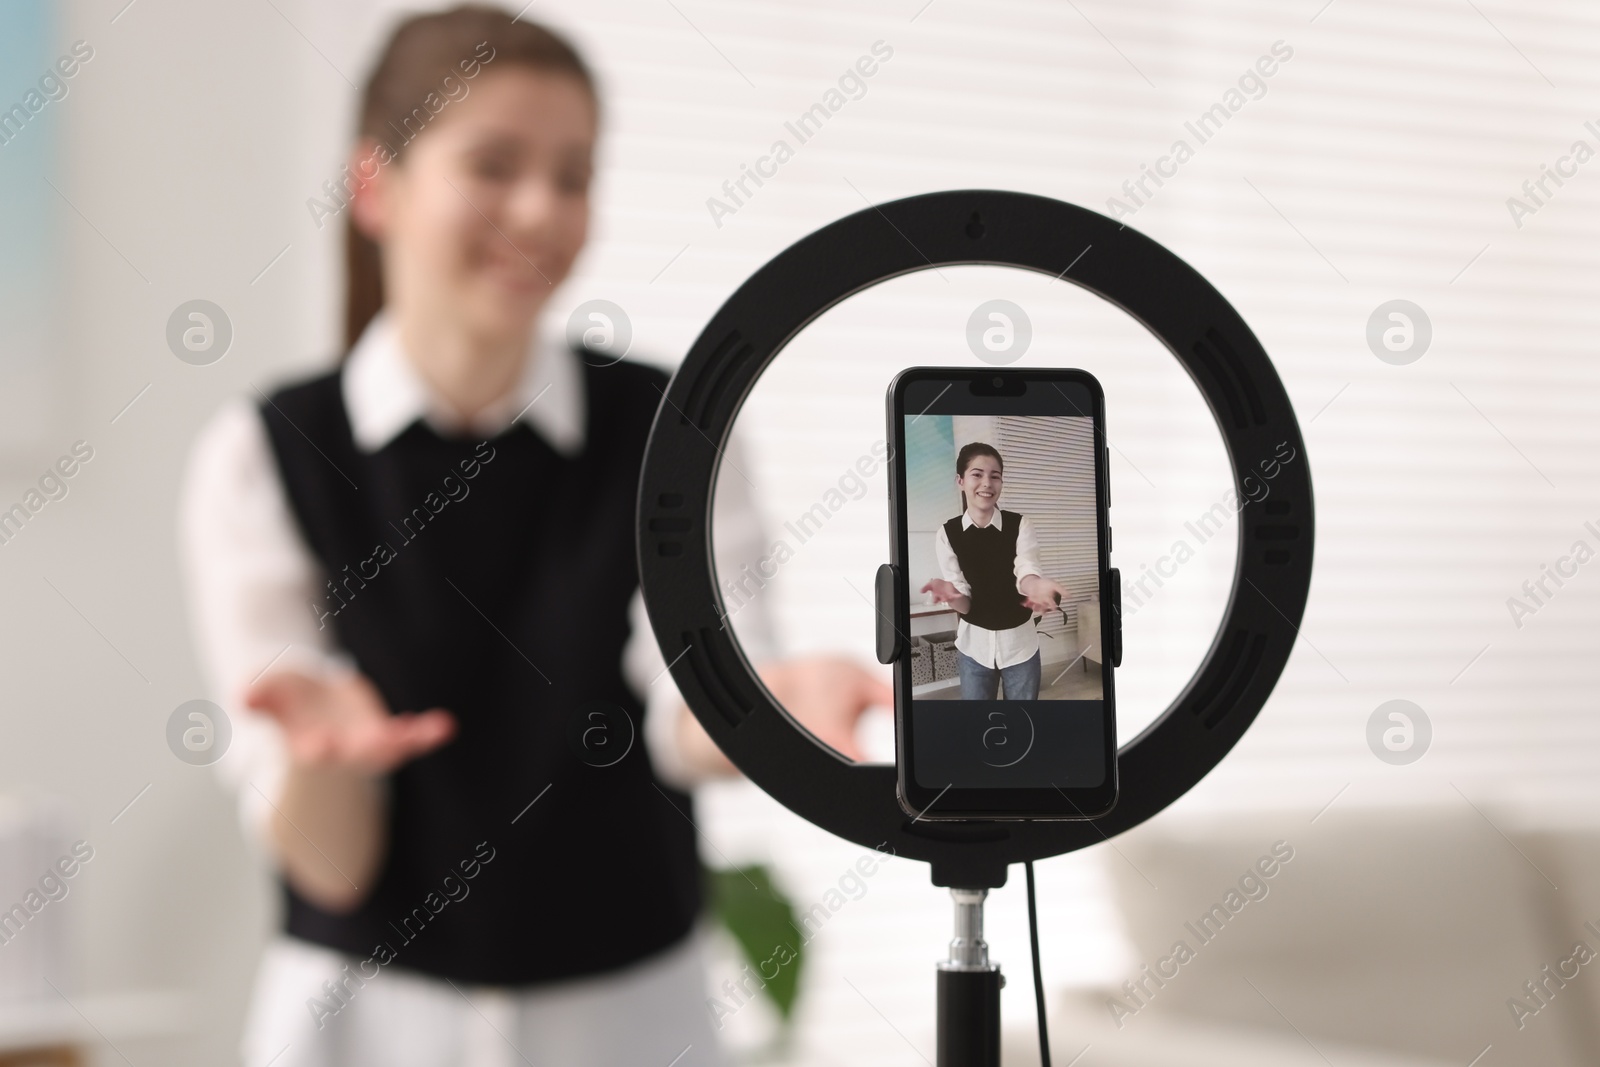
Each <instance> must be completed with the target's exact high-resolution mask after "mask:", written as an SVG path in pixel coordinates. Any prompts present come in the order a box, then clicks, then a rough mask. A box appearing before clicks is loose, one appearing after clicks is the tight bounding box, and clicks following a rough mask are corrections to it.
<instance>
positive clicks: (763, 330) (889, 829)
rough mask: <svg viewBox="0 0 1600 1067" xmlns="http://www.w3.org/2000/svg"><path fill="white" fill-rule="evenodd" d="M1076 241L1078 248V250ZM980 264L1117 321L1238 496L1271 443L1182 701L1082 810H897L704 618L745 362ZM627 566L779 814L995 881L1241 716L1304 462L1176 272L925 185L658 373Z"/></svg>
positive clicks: (1096, 239)
mask: <svg viewBox="0 0 1600 1067" xmlns="http://www.w3.org/2000/svg"><path fill="white" fill-rule="evenodd" d="M1091 246H1092V249H1093V250H1092V252H1089V253H1088V254H1084V253H1085V251H1086V250H1088V249H1089V248H1090V247H1091ZM973 264H986V265H994V266H1004V267H1020V268H1025V269H1028V270H1035V271H1040V272H1042V273H1044V274H1048V275H1051V276H1054V277H1059V278H1063V279H1064V280H1066V281H1070V282H1073V283H1074V284H1076V285H1079V286H1081V287H1083V288H1084V289H1087V290H1089V291H1090V292H1092V293H1094V294H1096V295H1097V296H1100V297H1103V298H1104V299H1106V300H1108V301H1110V302H1111V303H1113V304H1115V305H1117V306H1118V307H1120V308H1122V310H1124V311H1126V312H1127V313H1128V314H1130V315H1132V316H1133V317H1134V318H1135V319H1137V320H1138V321H1139V322H1140V323H1142V324H1143V325H1144V326H1145V327H1146V328H1147V329H1148V330H1149V331H1150V332H1151V333H1153V334H1155V336H1156V337H1158V338H1159V339H1160V340H1161V341H1162V343H1163V344H1165V345H1166V346H1167V348H1168V349H1169V350H1170V351H1171V352H1172V354H1173V355H1174V356H1176V357H1177V358H1178V361H1179V362H1180V363H1182V364H1183V366H1184V369H1185V370H1187V371H1188V372H1189V376H1190V377H1191V378H1193V379H1194V382H1195V384H1196V385H1197V386H1198V387H1199V389H1200V391H1201V393H1202V394H1203V395H1204V396H1205V398H1206V402H1207V404H1209V406H1210V408H1211V412H1212V415H1213V416H1215V418H1216V420H1217V426H1218V428H1219V429H1220V430H1221V431H1222V436H1223V440H1224V442H1225V443H1226V445H1227V450H1228V456H1229V459H1230V461H1231V463H1232V465H1233V474H1234V484H1235V488H1236V490H1237V491H1238V492H1239V494H1240V498H1241V499H1243V498H1245V496H1246V495H1247V489H1248V484H1249V483H1248V482H1247V479H1249V478H1251V477H1252V476H1254V477H1256V478H1257V479H1259V477H1260V476H1259V474H1258V473H1257V471H1258V466H1257V465H1258V464H1260V463H1263V462H1266V461H1268V460H1270V459H1271V458H1272V457H1273V456H1274V453H1275V451H1276V450H1277V449H1278V447H1279V445H1280V443H1282V442H1287V443H1288V444H1289V445H1290V446H1291V447H1292V448H1293V449H1294V450H1295V455H1296V456H1297V457H1298V461H1297V462H1293V463H1288V464H1286V465H1283V466H1281V468H1279V470H1278V474H1277V477H1276V478H1275V480H1274V485H1273V492H1272V495H1271V500H1270V502H1269V501H1265V500H1263V501H1261V502H1258V503H1254V504H1251V505H1249V506H1247V507H1245V508H1244V509H1243V510H1242V511H1241V512H1240V529H1239V552H1238V560H1237V564H1236V567H1235V571H1234V581H1233V588H1232V591H1231V592H1230V594H1229V597H1228V606H1227V610H1226V612H1225V613H1224V616H1223V619H1222V623H1221V625H1220V626H1219V627H1218V629H1217V634H1216V637H1215V638H1214V639H1213V641H1212V643H1211V647H1210V649H1209V650H1208V651H1207V653H1206V656H1205V659H1204V661H1203V662H1202V664H1201V666H1200V669H1199V670H1198V671H1197V672H1196V674H1195V676H1194V677H1193V678H1192V679H1191V680H1190V681H1189V683H1188V685H1187V686H1185V687H1184V689H1183V692H1182V693H1181V694H1180V695H1179V696H1178V698H1177V699H1176V700H1175V701H1174V702H1173V703H1172V705H1171V706H1170V707H1168V708H1167V710H1166V711H1165V712H1163V713H1162V715H1161V716H1160V717H1159V718H1158V719H1156V721H1155V722H1153V723H1152V724H1151V725H1150V726H1149V727H1147V728H1146V729H1145V730H1144V731H1143V732H1141V733H1140V734H1139V736H1138V737H1136V738H1134V739H1133V740H1132V741H1130V742H1128V744H1126V745H1124V746H1123V747H1122V748H1121V750H1120V751H1119V752H1118V757H1117V759H1118V772H1117V773H1118V777H1119V779H1120V789H1119V797H1118V800H1117V804H1116V807H1114V808H1113V809H1112V810H1111V811H1110V813H1108V814H1107V815H1104V816H1102V817H1100V818H1098V819H1093V820H1088V821H1077V822H982V821H969V822H945V823H935V822H931V821H928V820H923V819H913V818H911V817H910V816H908V815H906V814H905V812H903V811H902V810H901V809H900V805H899V803H898V802H897V801H896V799H895V769H894V767H893V766H890V765H884V764H857V763H852V762H851V761H849V760H847V759H845V758H844V757H842V756H840V755H839V754H837V753H836V752H834V751H833V750H832V749H830V748H828V747H827V746H826V745H823V744H822V743H821V742H819V741H818V740H816V739H815V738H814V737H813V736H812V735H811V734H810V733H808V732H807V731H805V730H804V729H803V728H802V727H800V726H799V725H797V724H796V723H795V721H794V720H793V719H792V718H791V717H790V716H789V714H788V713H787V712H786V711H785V710H784V709H783V708H782V706H780V705H779V704H778V703H777V702H776V701H775V700H774V699H773V698H772V696H771V694H770V693H768V691H767V689H766V687H765V686H764V685H762V684H761V682H760V680H759V678H758V677H757V676H756V674H755V672H754V670H753V669H752V668H751V666H750V663H749V661H748V659H747V658H746V657H745V655H744V652H743V650H742V649H741V648H740V646H739V643H738V641H737V640H736V639H735V637H734V635H733V633H732V632H731V631H730V630H729V629H727V628H726V627H725V626H724V624H723V615H722V594H721V592H720V590H719V589H718V587H717V582H716V573H715V572H716V567H715V563H714V561H713V558H712V546H711V504H712V489H713V487H714V486H715V484H716V475H717V469H718V463H719V460H720V458H721V451H722V448H723V447H724V446H725V444H726V442H727V438H728V433H729V430H730V428H731V427H732V426H733V421H734V419H735V417H736V416H737V415H738V413H739V410H740V408H741V407H743V405H744V401H745V398H746V397H747V396H748V395H749V394H750V389H751V387H752V386H753V385H754V384H755V381H756V379H757V378H758V377H760V376H761V373H762V371H764V370H765V369H766V368H767V365H768V364H770V363H771V362H772V360H773V358H774V357H775V356H776V355H777V354H778V353H779V352H780V351H781V350H782V349H783V347H784V346H785V345H786V344H788V343H789V341H790V340H791V339H792V338H793V337H794V336H795V335H796V334H797V333H799V332H800V330H801V329H803V328H804V327H805V326H806V325H807V324H808V323H810V322H811V321H812V320H813V319H815V318H817V317H818V316H819V315H821V314H822V313H823V312H825V311H827V310H828V309H829V308H831V307H833V306H834V305H835V304H838V303H839V302H840V301H842V300H844V299H845V298H846V297H849V296H851V295H853V294H855V293H858V292H860V291H861V290H863V289H866V288H867V287H869V286H872V285H875V284H877V283H878V282H882V281H887V280H888V279H890V278H895V277H898V276H900V275H902V274H908V273H910V272H912V271H918V270H927V269H931V268H935V267H943V266H956V265H973ZM638 520H639V540H638V562H639V577H640V584H641V586H642V588H643V592H644V598H645V603H646V606H647V608H648V611H649V615H650V622H651V626H652V628H653V629H654V631H655V634H656V638H657V640H658V642H659V643H660V645H661V651H662V654H663V656H665V658H666V661H667V662H668V663H669V664H671V665H672V666H671V670H672V676H673V678H674V680H676V682H677V683H678V688H679V690H680V691H681V692H682V694H683V697H684V699H685V701H687V702H688V705H689V707H690V708H691V709H692V710H693V711H694V714H695V716H696V717H697V718H698V719H699V720H700V722H701V724H702V725H703V726H704V727H705V729H706V732H707V733H708V734H710V735H711V738H712V740H713V741H715V742H716V744H717V746H718V747H719V748H721V749H722V751H723V752H724V753H725V754H726V755H727V757H728V758H729V759H730V760H731V761H732V762H733V764H734V765H735V766H736V767H738V768H739V770H741V771H743V772H744V774H745V775H746V776H747V777H749V779H750V780H751V781H753V782H754V783H755V784H756V785H758V786H760V787H761V788H762V789H764V790H765V791H766V792H768V793H769V794H771V795H772V796H773V797H774V798H776V799H777V800H778V801H779V803H781V804H783V805H784V806H785V807H787V808H789V809H790V810H791V811H793V812H794V813H795V814H797V815H799V816H801V817H802V818H804V819H806V820H808V821H810V822H813V823H815V824H816V825H818V826H820V827H822V828H823V829H825V830H829V831H831V832H833V833H835V834H837V835H839V836H840V837H844V838H846V839H848V840H850V841H854V842H855V843H857V844H859V845H863V846H865V847H868V848H872V847H882V846H884V845H885V844H886V845H887V846H888V847H889V848H892V849H893V850H894V853H895V854H896V855H899V856H906V857H910V858H912V859H917V860H923V861H926V862H927V863H929V864H931V865H932V868H933V870H932V874H933V881H934V884H935V885H940V886H950V887H962V888H971V889H979V888H998V887H999V886H1002V885H1004V884H1005V881H1006V869H1007V867H1008V866H1009V865H1010V864H1013V863H1021V862H1024V861H1027V860H1036V859H1043V858H1045V857H1048V856H1054V855H1058V854H1060V853H1063V852H1071V851H1073V850H1075V849H1079V848H1083V847H1084V846H1086V845H1092V844H1095V843H1097V842H1099V841H1103V840H1105V839H1107V838H1109V837H1111V836H1112V835H1114V834H1119V833H1121V832H1122V831H1124V830H1127V829H1129V828H1131V827H1134V826H1137V825H1138V824H1139V823H1141V822H1143V821H1144V820H1146V819H1148V818H1150V817H1151V816H1152V815H1154V814H1156V813H1157V812H1159V811H1161V810H1162V809H1163V808H1165V807H1166V806H1167V805H1169V804H1171V803H1172V802H1173V801H1175V800H1177V799H1178V798H1179V797H1180V796H1182V795H1183V794H1184V793H1185V792H1187V791H1188V790H1189V789H1190V788H1192V787H1193V786H1194V785H1195V784H1196V783H1197V782H1199V781H1200V779H1201V778H1203V777H1204V776H1205V775H1206V773H1207V772H1208V771H1210V770H1211V768H1213V767H1215V766H1216V765H1217V763H1218V762H1220V761H1221V759H1222V757H1223V756H1225V755H1227V753H1228V751H1229V750H1230V749H1231V748H1232V747H1233V746H1234V743H1235V742H1237V741H1238V740H1239V738H1240V736H1241V735H1243V733H1244V731H1245V729H1246V728H1247V727H1248V726H1249V725H1250V723H1251V722H1252V721H1253V720H1254V719H1255V717H1256V714H1257V713H1258V712H1259V711H1260V710H1261V707H1262V705H1263V704H1264V703H1265V702H1266V699H1267V696H1268V695H1269V694H1270V693H1271V692H1272V688H1273V686H1274V685H1275V684H1276V683H1277V680H1278V676H1279V675H1280V674H1281V673H1282V672H1283V668H1284V665H1285V664H1286V663H1287V661H1288V658H1289V652H1290V650H1291V649H1292V648H1293V647H1294V642H1295V637H1296V634H1297V633H1298V631H1299V626H1300V618H1301V615H1302V613H1303V612H1304V610H1305V605H1306V598H1307V595H1308V593H1309V591H1310V585H1311V550H1312V539H1313V538H1312V535H1313V524H1312V502H1311V475H1310V466H1309V464H1308V463H1307V462H1306V461H1305V445H1304V443H1303V441H1302V440H1301V437H1300V428H1299V424H1298V423H1297V422H1296V421H1295V417H1294V411H1293V409H1292V407H1291V406H1290V403H1289V397H1288V394H1287V393H1285V392H1284V388H1283V382H1282V381H1281V380H1280V379H1279V378H1278V375H1277V372H1276V371H1275V370H1274V369H1273V366H1272V362H1271V361H1270V360H1269V359H1268V358H1267V354H1266V352H1265V351H1264V350H1263V349H1262V347H1261V344H1260V342H1259V341H1257V340H1256V338H1255V335H1254V334H1252V333H1251V332H1250V329H1249V327H1247V326H1246V325H1245V323H1244V320H1243V319H1242V318H1240V316H1239V314H1238V312H1236V311H1235V310H1234V309H1233V307H1232V306H1231V305H1230V304H1229V303H1228V302H1227V300H1225V299H1224V298H1223V296H1222V294H1221V293H1219V292H1217V290H1216V289H1215V288H1213V287H1212V286H1211V284H1210V283H1209V282H1207V281H1206V280H1205V279H1204V278H1203V277H1201V276H1200V274H1199V273H1198V272H1196V271H1195V270H1194V269H1193V268H1192V267H1190V266H1189V265H1188V264H1186V263H1185V262H1183V260H1181V259H1179V258H1178V257H1177V256H1176V255H1174V254H1173V253H1172V252H1170V251H1168V250H1167V249H1166V248H1164V247H1162V246H1161V245H1160V244H1157V243H1156V242H1155V241H1153V240H1151V239H1150V238H1148V237H1145V236H1144V235H1142V234H1140V233H1137V232H1135V231H1134V230H1130V229H1128V228H1126V227H1125V226H1122V225H1120V224H1118V223H1117V222H1116V221H1114V220H1112V219H1109V218H1107V217H1105V216H1104V215H1099V214H1096V213H1095V212H1093V211H1089V210H1087V209H1085V208H1081V207H1077V206H1075V205H1072V204H1067V203H1063V202H1061V201H1059V200H1051V199H1048V198H1046V197H1041V196H1032V195H1029V194H1024V193H1015V192H1003V191H995V190H964V191H954V192H940V193H928V194H925V195H922V196H913V197H908V198H906V199H904V200H896V201H893V202H892V203H888V204H883V205H881V206H879V207H872V208H868V209H866V210H864V211H858V212H856V213H855V214H853V215H849V216H847V217H845V218H842V219H840V220H838V221H837V222H834V223H832V224H830V225H828V226H825V227H823V228H822V229H820V230H818V231H816V232H815V233H813V234H811V235H810V236H808V237H805V238H802V239H801V240H800V241H798V242H796V243H795V244H793V245H791V246H790V247H789V248H787V249H785V250H784V251H783V252H781V253H779V254H778V255H777V256H776V257H775V258H773V259H772V261H771V262H769V263H767V264H766V265H765V266H764V267H762V268H761V269H760V270H758V271H757V272H756V273H755V274H754V275H752V276H751V277H750V279H749V280H748V281H746V282H745V283H744V284H743V285H741V286H740V287H739V289H738V290H737V291H736V292H735V293H734V294H733V295H732V296H731V297H729V298H728V301H727V302H726V303H725V304H723V305H722V307H721V308H720V309H719V310H718V311H717V313H716V314H715V315H714V316H713V317H712V319H711V321H710V322H709V323H708V324H707V326H706V328H705V330H704V331H703V332H702V333H701V334H700V336H699V338H698V339H696V341H695V343H694V346H693V347H692V348H691V349H690V350H689V353H688V355H687V356H686V357H685V359H684V361H683V363H682V365H681V366H680V367H679V368H678V371H677V373H676V374H674V375H673V377H672V381H671V383H670V384H669V386H668V388H667V392H666V394H665V397H664V402H663V403H662V405H661V407H660V409H659V410H658V411H657V413H656V418H655V423H654V426H653V427H652V429H651V433H650V440H649V444H648V446H647V448H646V451H645V457H644V464H643V469H642V472H641V475H640V483H639V514H638Z"/></svg>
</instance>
